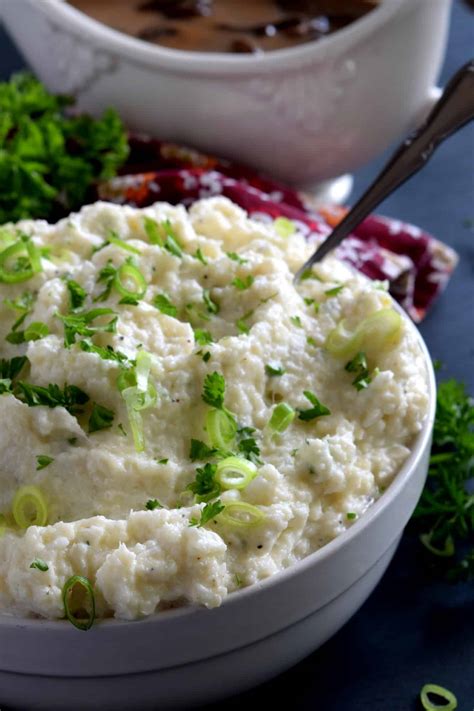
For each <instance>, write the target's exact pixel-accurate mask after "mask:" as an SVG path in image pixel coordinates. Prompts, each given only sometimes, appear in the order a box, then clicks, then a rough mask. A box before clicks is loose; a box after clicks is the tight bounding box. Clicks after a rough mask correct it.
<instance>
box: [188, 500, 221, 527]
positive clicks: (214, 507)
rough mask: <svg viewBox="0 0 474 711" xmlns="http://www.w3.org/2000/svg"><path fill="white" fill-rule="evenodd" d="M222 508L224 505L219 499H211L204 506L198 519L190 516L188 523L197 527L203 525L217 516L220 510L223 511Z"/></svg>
mask: <svg viewBox="0 0 474 711" xmlns="http://www.w3.org/2000/svg"><path fill="white" fill-rule="evenodd" d="M224 509H225V506H224V505H223V504H222V503H221V501H220V500H219V499H218V500H217V501H212V502H211V503H209V504H206V505H205V506H204V508H203V510H202V511H201V517H200V518H199V519H196V518H191V519H190V520H189V525H190V526H198V527H200V526H205V525H206V523H209V521H211V520H212V519H213V518H215V517H216V516H218V515H219V514H220V513H221V512H222V511H224Z"/></svg>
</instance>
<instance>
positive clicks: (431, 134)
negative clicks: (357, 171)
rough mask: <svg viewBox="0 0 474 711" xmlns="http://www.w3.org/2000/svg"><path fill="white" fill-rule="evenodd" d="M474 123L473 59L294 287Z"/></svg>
mask: <svg viewBox="0 0 474 711" xmlns="http://www.w3.org/2000/svg"><path fill="white" fill-rule="evenodd" d="M472 119H474V59H473V60H471V61H470V62H468V63H467V64H465V65H464V66H463V67H461V69H459V71H457V72H456V74H455V75H454V76H453V77H452V78H451V79H450V81H449V82H448V84H447V85H446V88H445V90H444V92H443V94H442V96H441V98H440V99H439V101H438V102H437V103H436V104H435V106H434V108H433V109H432V111H431V113H430V114H429V116H428V118H427V120H426V121H425V123H424V124H423V125H422V126H421V127H420V128H419V129H418V130H417V131H415V132H414V133H413V134H412V135H411V136H409V137H408V138H407V139H406V140H405V141H404V142H403V143H402V145H401V146H400V147H399V148H398V149H397V150H396V151H395V153H394V154H393V156H392V157H391V159H390V160H389V162H388V163H387V165H386V166H385V168H383V170H382V171H381V173H379V175H378V176H377V177H376V178H375V180H374V182H373V183H372V185H370V187H369V188H368V189H367V190H366V191H365V193H364V194H363V195H362V197H361V198H360V199H359V200H358V201H357V202H356V204H355V205H354V207H353V208H352V210H350V212H348V213H347V215H346V216H345V217H344V219H343V220H342V222H340V223H339V224H338V226H337V227H336V228H335V229H334V230H333V231H332V232H331V234H330V235H329V237H327V238H326V239H325V240H324V242H322V243H321V244H320V245H319V247H318V248H317V249H316V251H315V252H314V254H313V255H312V256H311V257H310V258H309V259H308V260H307V261H306V262H305V263H304V264H303V266H302V267H301V268H300V269H298V271H297V272H296V274H295V276H294V282H295V284H296V283H297V282H298V281H299V280H300V278H301V275H302V274H303V273H304V272H306V271H307V270H308V269H311V267H312V266H313V264H316V262H320V261H321V260H322V259H323V258H324V257H325V256H326V254H328V252H330V251H331V250H333V249H334V248H335V247H337V245H338V244H340V243H341V242H342V240H343V239H344V238H345V237H347V235H349V234H350V233H351V232H352V231H353V230H354V228H355V227H357V225H359V224H360V223H361V222H362V220H364V219H365V218H366V217H367V215H369V214H370V213H371V212H372V211H373V210H374V208H375V207H377V205H378V204H379V203H380V202H382V200H385V198H386V197H388V195H390V193H392V192H393V191H394V190H396V188H398V187H399V186H400V185H402V183H404V182H405V181H406V180H408V178H410V177H411V176H412V175H413V174H414V173H417V172H418V171H419V170H421V168H423V166H424V165H426V163H427V162H428V161H429V159H430V158H431V156H432V155H433V153H434V151H435V149H436V148H437V147H438V146H439V144H440V143H442V142H443V141H444V140H445V139H446V138H448V137H449V136H451V135H452V134H453V133H455V132H456V131H457V130H459V129H460V128H462V126H464V125H465V124H466V123H468V122H469V121H471V120H472Z"/></svg>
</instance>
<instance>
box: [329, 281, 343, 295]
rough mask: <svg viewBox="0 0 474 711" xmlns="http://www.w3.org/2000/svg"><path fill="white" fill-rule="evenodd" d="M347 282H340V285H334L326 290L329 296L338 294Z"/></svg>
mask: <svg viewBox="0 0 474 711" xmlns="http://www.w3.org/2000/svg"><path fill="white" fill-rule="evenodd" d="M344 286H345V284H339V286H333V288H332V289H326V291H325V292H324V293H325V294H326V295H327V296H337V295H338V294H339V293H340V292H341V291H342V290H343V289H344Z"/></svg>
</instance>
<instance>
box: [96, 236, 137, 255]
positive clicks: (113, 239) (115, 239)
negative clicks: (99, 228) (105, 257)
mask: <svg viewBox="0 0 474 711" xmlns="http://www.w3.org/2000/svg"><path fill="white" fill-rule="evenodd" d="M107 243H110V244H114V245H115V246H116V247H120V249H124V250H125V251H126V252H130V253H131V254H141V251H140V250H139V249H137V247H134V246H133V245H131V244H128V242H125V240H123V239H120V237H119V236H118V235H117V233H116V232H114V231H113V230H111V231H110V232H109V234H108V235H107V241H106V243H105V244H107ZM104 246H105V245H104Z"/></svg>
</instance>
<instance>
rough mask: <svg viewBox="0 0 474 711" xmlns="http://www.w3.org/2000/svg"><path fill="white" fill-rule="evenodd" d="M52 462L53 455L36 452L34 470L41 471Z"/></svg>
mask: <svg viewBox="0 0 474 711" xmlns="http://www.w3.org/2000/svg"><path fill="white" fill-rule="evenodd" d="M52 462H54V459H53V457H48V456H47V455H46V454H38V455H37V457H36V471H41V469H44V468H45V467H47V466H48V464H51V463H52Z"/></svg>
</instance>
